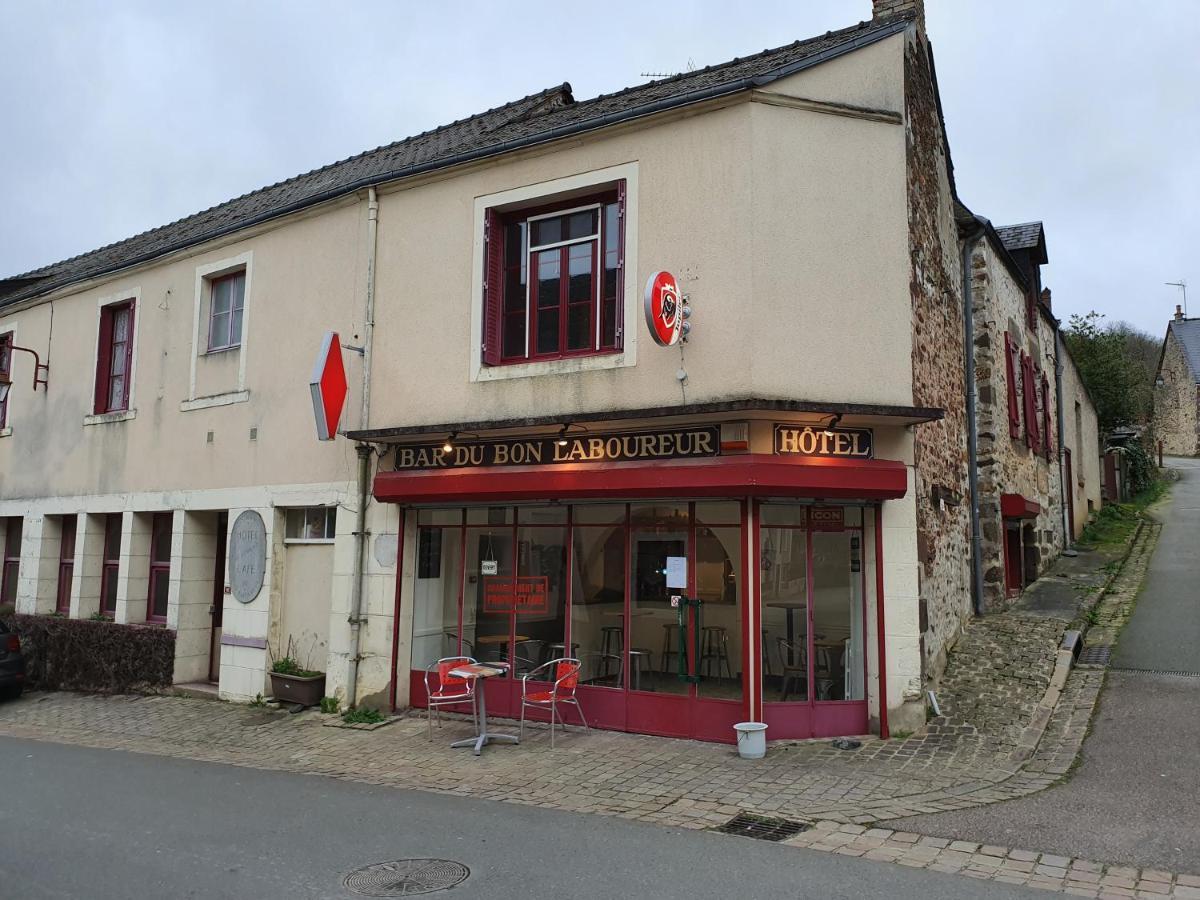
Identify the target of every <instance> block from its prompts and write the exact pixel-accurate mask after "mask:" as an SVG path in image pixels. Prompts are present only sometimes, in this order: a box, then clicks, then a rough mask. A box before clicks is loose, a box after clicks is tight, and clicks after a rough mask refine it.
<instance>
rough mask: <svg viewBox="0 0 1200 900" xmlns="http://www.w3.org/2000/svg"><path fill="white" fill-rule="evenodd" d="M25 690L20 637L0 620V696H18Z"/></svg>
mask: <svg viewBox="0 0 1200 900" xmlns="http://www.w3.org/2000/svg"><path fill="white" fill-rule="evenodd" d="M23 690H25V657H24V656H22V655H21V639H20V638H19V637H18V636H17V634H16V632H14V631H10V630H9V627H8V626H7V625H5V624H4V622H3V621H0V696H3V697H20V696H21V691H23Z"/></svg>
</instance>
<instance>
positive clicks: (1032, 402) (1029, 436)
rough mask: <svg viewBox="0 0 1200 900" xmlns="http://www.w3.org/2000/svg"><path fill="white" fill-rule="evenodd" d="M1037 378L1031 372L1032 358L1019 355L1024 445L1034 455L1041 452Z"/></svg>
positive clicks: (1022, 354)
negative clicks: (1023, 409)
mask: <svg viewBox="0 0 1200 900" xmlns="http://www.w3.org/2000/svg"><path fill="white" fill-rule="evenodd" d="M1037 389H1038V386H1037V377H1036V376H1035V375H1034V372H1033V357H1032V356H1028V355H1026V354H1025V353H1024V352H1022V353H1021V393H1022V396H1023V398H1024V400H1025V445H1026V446H1027V447H1029V449H1030V450H1032V451H1033V452H1034V453H1038V452H1040V451H1041V448H1042V443H1041V439H1040V435H1039V429H1038V411H1037Z"/></svg>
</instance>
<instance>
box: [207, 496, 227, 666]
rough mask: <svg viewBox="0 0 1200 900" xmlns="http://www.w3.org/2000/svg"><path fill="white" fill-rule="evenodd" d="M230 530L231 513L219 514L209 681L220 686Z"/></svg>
mask: <svg viewBox="0 0 1200 900" xmlns="http://www.w3.org/2000/svg"><path fill="white" fill-rule="evenodd" d="M228 530H229V513H227V512H219V513H217V536H216V541H217V546H216V552H215V553H214V554H213V580H212V581H213V598H212V605H211V606H210V607H209V608H208V611H209V615H210V617H211V619H212V627H211V634H210V635H209V640H208V680H209V681H210V682H212V683H213V684H218V683H219V682H220V680H221V621H222V619H223V613H224V608H225V543H226V538H227V535H226V532H227V531H228Z"/></svg>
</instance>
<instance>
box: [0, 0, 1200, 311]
mask: <svg viewBox="0 0 1200 900" xmlns="http://www.w3.org/2000/svg"><path fill="white" fill-rule="evenodd" d="M870 6H871V4H870V0H803V2H798V0H790V2H774V3H753V2H750V3H746V2H742V3H731V2H728V0H717V2H699V3H686V2H676V0H658V2H655V3H647V2H644V0H638V2H625V0H617V2H615V3H605V4H573V5H570V6H555V5H549V6H547V5H545V4H522V5H520V6H518V5H517V4H510V3H496V2H474V3H456V4H449V3H447V4H417V3H400V2H375V0H370V2H368V0H356V2H339V3H332V2H330V3H324V4H322V3H315V2H310V0H287V2H282V0H275V2H267V0H263V2H248V0H239V2H228V0H205V2H203V3H189V4H182V3H164V2H117V0H93V2H77V0H56V2H55V3H37V2H33V0H29V2H24V3H18V2H15V0H0V85H3V88H0V122H2V123H3V126H2V129H0V134H3V136H4V139H3V140H0V200H2V203H0V275H11V274H17V273H20V272H24V271H27V270H29V269H32V268H35V267H37V266H39V265H43V264H45V263H49V262H53V261H56V260H59V259H62V258H65V257H68V256H72V255H74V254H76V253H80V252H83V251H86V250H90V249H94V248H96V247H99V246H101V245H103V244H107V243H110V242H112V241H116V240H119V239H121V238H124V237H128V236H130V235H133V234H136V233H138V232H140V231H144V230H145V229H147V228H152V227H154V226H156V225H161V224H164V223H166V222H169V221H171V220H174V219H177V218H180V217H181V216H185V215H187V214H189V213H192V212H195V211H197V210H200V209H203V208H206V207H209V206H212V205H214V204H216V203H219V202H221V201H223V200H227V199H229V198H231V197H234V196H237V195H239V194H242V193H245V192H246V191H250V190H253V189H255V188H258V187H261V186H263V185H266V184H270V183H273V182H275V181H279V180H281V179H283V178H287V177H290V176H292V175H295V174H299V173H300V172H304V171H307V170H309V169H312V168H315V167H317V166H320V165H323V164H325V163H328V162H332V161H334V160H337V159H341V158H344V157H346V156H349V155H352V154H354V153H358V152H361V151H362V150H365V149H368V148H371V147H376V146H378V145H381V144H386V143H389V142H391V141H394V140H397V139H399V138H402V137H405V136H407V135H410V134H414V133H417V132H420V131H423V130H425V129H428V128H431V127H434V126H436V125H439V124H442V123H445V122H448V121H451V120H453V119H457V118H461V117H462V116H466V115H470V114H471V113H473V112H477V111H479V110H482V109H485V108H488V107H492V106H496V105H498V104H500V103H503V102H505V101H507V100H510V99H513V98H516V97H521V96H524V95H526V94H529V93H532V92H534V91H538V90H541V89H543V88H545V87H548V86H550V85H553V84H557V83H560V82H562V81H564V80H565V81H570V82H571V84H572V86H573V88H574V91H575V96H576V97H579V98H586V97H591V96H594V95H595V94H598V93H603V92H608V91H612V90H616V89H618V88H621V87H625V86H628V85H631V84H637V83H639V82H640V81H642V80H644V79H643V78H642V73H645V72H675V71H679V70H682V69H685V68H687V67H688V66H689V64H691V65H695V66H704V65H707V64H709V63H718V62H722V61H724V60H727V59H729V58H731V57H733V56H738V55H746V54H748V53H751V52H755V51H757V50H761V49H762V48H764V47H773V46H777V45H780V44H785V43H789V42H790V41H792V40H795V39H797V38H805V37H810V36H812V35H815V34H818V33H821V32H824V31H826V30H829V29H832V28H840V27H843V26H845V25H849V24H853V23H854V22H856V21H859V20H861V19H865V18H869V16H870ZM927 10H928V13H927V14H928V24H929V33H930V37H931V39H932V40H933V43H934V50H935V53H936V55H937V63H938V75H939V79H940V81H941V88H942V96H943V103H944V106H945V112H946V119H947V125H948V128H949V131H950V141H951V149H952V152H953V155H954V162H955V166H956V172H957V178H958V187H959V192H960V194H961V196H962V198H963V200H964V201H966V202H967V203H968V204H969V205H970V206H971V207H972V208H973V209H974V210H975V211H976V212H978V213H980V214H982V215H985V216H987V217H989V218H990V219H992V221H993V222H994V223H996V224H998V225H1002V224H1011V223H1016V222H1023V221H1028V220H1030V219H1041V220H1043V221H1044V222H1045V223H1046V233H1047V239H1048V247H1049V253H1050V266H1049V267H1048V270H1047V271H1046V277H1045V281H1046V283H1047V284H1048V285H1050V286H1051V287H1052V288H1053V289H1054V308H1055V311H1056V313H1057V314H1058V315H1059V316H1060V317H1062V318H1064V319H1065V318H1066V317H1067V315H1068V314H1070V313H1074V312H1086V311H1087V310H1089V309H1096V310H1099V311H1101V312H1103V313H1105V314H1106V315H1107V316H1108V317H1110V318H1111V319H1124V320H1127V321H1130V322H1132V323H1133V324H1135V325H1137V326H1139V327H1141V328H1143V329H1146V330H1149V331H1151V332H1153V333H1155V334H1159V333H1161V331H1162V329H1163V326H1164V323H1165V322H1166V320H1167V318H1168V317H1169V315H1170V313H1171V312H1172V311H1173V309H1174V304H1175V303H1176V302H1178V301H1179V296H1178V295H1179V291H1178V289H1176V288H1171V287H1167V286H1165V285H1164V282H1167V281H1178V280H1179V279H1180V278H1189V277H1191V278H1194V280H1195V288H1194V291H1193V302H1192V304H1191V311H1192V313H1193V315H1200V265H1198V264H1197V262H1196V260H1197V258H1198V257H1197V244H1198V242H1200V227H1198V226H1200V204H1198V201H1200V53H1198V52H1197V47H1198V46H1200V16H1198V15H1197V12H1198V11H1200V3H1197V2H1196V0H1145V2H1138V3H1135V2H1131V0H1123V2H1117V0H1109V2H1105V0H1089V2H1082V0H1054V2H1046V0H1005V2H989V3H983V2H969V3H967V2H962V0H928V4H927Z"/></svg>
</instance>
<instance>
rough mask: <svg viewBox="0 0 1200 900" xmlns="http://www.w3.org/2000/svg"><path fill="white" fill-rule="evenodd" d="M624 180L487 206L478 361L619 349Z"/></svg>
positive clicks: (557, 356)
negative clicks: (506, 207) (558, 197)
mask: <svg viewBox="0 0 1200 900" xmlns="http://www.w3.org/2000/svg"><path fill="white" fill-rule="evenodd" d="M624 207H625V182H624V181H619V182H617V183H616V184H615V185H613V187H612V188H611V189H609V190H607V191H605V192H603V193H599V194H595V195H592V196H588V197H583V198H574V199H571V200H567V201H563V202H560V203H557V204H553V205H548V206H541V207H537V208H534V209H529V208H526V209H522V210H519V211H515V212H499V211H497V210H494V209H491V210H488V212H487V219H486V224H485V232H486V233H485V240H486V247H487V250H486V256H485V264H486V271H485V277H484V305H485V307H484V328H483V361H484V363H486V364H487V365H501V364H505V363H519V362H530V361H538V360H550V359H562V358H566V357H574V356H587V355H593V354H599V353H614V352H617V351H619V350H621V349H622V345H623V334H622V330H623V323H622V321H621V309H622V296H621V292H622V283H623V281H624V277H623V268H624Z"/></svg>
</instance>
